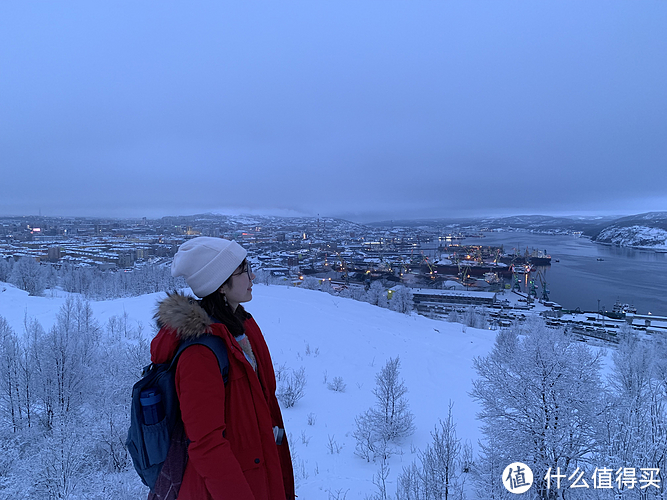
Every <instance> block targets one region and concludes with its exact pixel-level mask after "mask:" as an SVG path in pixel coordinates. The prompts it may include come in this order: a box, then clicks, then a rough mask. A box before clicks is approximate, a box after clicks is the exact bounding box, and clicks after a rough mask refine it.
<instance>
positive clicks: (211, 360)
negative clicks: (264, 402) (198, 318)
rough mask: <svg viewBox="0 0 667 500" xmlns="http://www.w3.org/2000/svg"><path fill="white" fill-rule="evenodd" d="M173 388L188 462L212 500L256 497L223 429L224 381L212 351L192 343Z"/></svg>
mask: <svg viewBox="0 0 667 500" xmlns="http://www.w3.org/2000/svg"><path fill="white" fill-rule="evenodd" d="M175 380H176V391H177V393H178V398H179V402H180V407H181V416H182V419H183V424H184V427H185V433H186V434H187V436H188V439H189V440H190V446H189V447H188V455H189V461H190V463H191V464H192V466H193V467H194V468H195V470H196V472H197V474H198V475H199V476H201V477H202V478H203V479H204V483H205V484H206V489H208V491H209V493H210V495H211V497H212V498H213V499H214V500H232V499H233V500H255V496H254V495H253V493H252V490H251V489H250V486H249V485H248V482H247V481H246V478H245V476H244V475H243V471H242V470H241V466H240V464H239V462H238V460H237V459H236V457H235V456H234V454H233V452H232V449H231V447H230V444H229V441H227V439H225V438H224V437H223V432H224V431H225V427H226V426H225V384H224V382H223V380H222V375H221V374H220V369H219V366H218V361H217V359H216V357H215V354H213V352H211V350H210V349H209V348H208V347H205V346H202V345H194V346H192V347H188V348H187V349H186V350H185V351H183V354H181V357H180V359H179V360H178V364H177V366H176V379H175Z"/></svg>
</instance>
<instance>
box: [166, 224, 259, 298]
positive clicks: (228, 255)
mask: <svg viewBox="0 0 667 500" xmlns="http://www.w3.org/2000/svg"><path fill="white" fill-rule="evenodd" d="M247 253H248V252H247V250H246V249H245V248H243V247H242V246H241V245H239V244H238V243H236V242H235V241H230V240H224V239H222V238H209V237H207V236H200V237H198V238H193V239H191V240H188V241H186V242H185V243H183V244H182V245H181V246H180V247H179V248H178V252H176V255H174V262H172V264H171V275H172V276H174V277H177V276H183V277H184V278H185V282H186V283H187V284H188V286H189V287H190V288H192V291H193V292H194V294H195V295H196V296H197V297H200V298H203V297H206V296H207V295H210V294H212V293H213V292H215V291H216V290H217V289H218V288H220V286H221V285H222V284H223V283H224V282H225V281H227V278H229V277H230V276H231V275H232V273H233V272H234V271H235V270H236V268H237V267H239V265H240V264H241V262H243V259H245V256H246V255H247Z"/></svg>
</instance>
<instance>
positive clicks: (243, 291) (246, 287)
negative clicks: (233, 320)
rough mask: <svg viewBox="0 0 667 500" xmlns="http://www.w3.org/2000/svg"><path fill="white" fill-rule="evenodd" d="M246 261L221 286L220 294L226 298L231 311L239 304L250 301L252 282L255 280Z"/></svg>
mask: <svg viewBox="0 0 667 500" xmlns="http://www.w3.org/2000/svg"><path fill="white" fill-rule="evenodd" d="M249 266H250V265H249V264H248V262H247V261H244V262H243V263H242V264H241V265H240V266H239V267H237V268H236V271H234V273H233V274H232V275H231V277H230V279H229V281H228V282H227V283H225V284H224V285H222V288H221V289H220V291H221V293H224V294H225V296H226V297H227V302H228V303H229V305H230V307H231V308H232V310H234V311H235V310H236V308H237V307H238V305H239V304H241V303H243V302H248V301H250V300H252V280H253V279H254V278H255V275H254V274H253V272H252V270H251V269H250V267H249Z"/></svg>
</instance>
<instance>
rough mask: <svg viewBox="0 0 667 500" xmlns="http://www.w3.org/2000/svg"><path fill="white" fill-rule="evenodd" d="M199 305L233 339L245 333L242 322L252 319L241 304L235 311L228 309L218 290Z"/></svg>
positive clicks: (228, 280)
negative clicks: (223, 327) (225, 328)
mask: <svg viewBox="0 0 667 500" xmlns="http://www.w3.org/2000/svg"><path fill="white" fill-rule="evenodd" d="M245 262H246V260H245V259H243V262H241V264H240V265H239V267H243V265H244V264H245ZM237 269H238V268H237ZM232 277H233V276H230V277H229V278H227V279H226V280H225V282H224V283H223V285H226V284H228V283H229V282H230V281H231V280H232ZM199 305H200V306H201V307H202V308H203V309H204V311H206V313H207V314H208V315H209V316H213V318H214V319H215V321H219V322H220V323H222V324H223V325H225V326H226V327H227V329H228V330H229V332H230V333H231V334H232V335H234V337H238V336H239V335H243V333H244V332H245V329H244V328H243V322H244V321H245V320H246V319H248V318H252V316H251V315H250V313H248V312H247V311H246V310H245V309H244V308H243V306H242V305H241V304H239V305H238V306H237V308H236V311H232V308H231V307H229V305H228V304H225V298H224V295H223V294H222V293H220V288H218V289H217V290H216V291H215V292H213V293H211V294H209V295H207V296H206V297H204V298H203V299H201V300H200V301H199Z"/></svg>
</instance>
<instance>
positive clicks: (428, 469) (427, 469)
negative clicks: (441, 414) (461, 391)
mask: <svg viewBox="0 0 667 500" xmlns="http://www.w3.org/2000/svg"><path fill="white" fill-rule="evenodd" d="M439 424H440V425H439V427H438V426H436V427H435V429H434V430H433V431H431V438H432V441H431V443H429V445H428V446H427V447H426V449H425V450H424V451H423V452H420V454H419V464H417V463H416V462H413V463H412V464H411V465H410V466H409V467H407V468H404V469H403V472H402V474H400V475H399V477H398V481H397V488H396V497H397V498H399V499H401V500H461V499H463V498H464V489H463V483H464V479H463V475H464V474H467V473H468V472H469V468H468V466H469V463H468V460H467V458H466V460H465V461H464V456H463V453H462V447H461V440H460V439H459V438H458V437H457V435H456V424H455V423H454V419H453V416H452V403H451V402H450V404H449V411H448V414H447V419H446V420H444V421H443V420H440V422H439ZM466 457H467V455H466Z"/></svg>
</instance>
